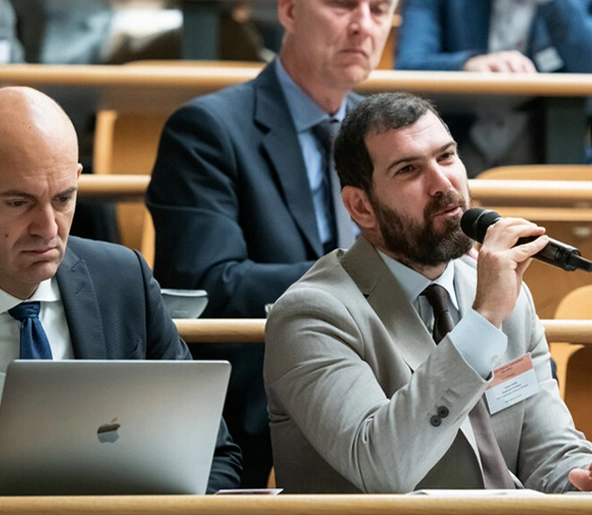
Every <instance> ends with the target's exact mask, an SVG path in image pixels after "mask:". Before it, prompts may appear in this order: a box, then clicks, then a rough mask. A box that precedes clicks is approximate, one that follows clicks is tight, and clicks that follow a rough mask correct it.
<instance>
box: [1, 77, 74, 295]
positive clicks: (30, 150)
mask: <svg viewBox="0 0 592 515" xmlns="http://www.w3.org/2000/svg"><path fill="white" fill-rule="evenodd" d="M81 169H82V166H81V165H80V164H79V163H78V141H77V138H76V131H75V130H74V126H73V125H72V122H71V121H70V119H69V118H68V116H67V115H66V113H65V112H64V111H63V109H62V108H61V107H60V106H59V105H58V104H57V103H56V102H54V101H53V100H52V99H51V98H49V97H48V96H47V95H45V94H43V93H41V92H39V91H36V90H34V89H31V88H22V87H10V88H1V89H0V288H1V289H2V290H4V291H5V292H7V293H9V294H11V295H13V296H15V297H17V298H20V299H27V298H29V297H30V296H31V295H32V294H33V293H34V292H35V290H36V289H37V287H38V285H39V284H40V283H41V282H42V281H45V280H48V279H50V278H52V277H53V276H54V275H55V273H56V272H57V269H58V267H59V265H60V263H61V261H62V258H63V256H64V252H65V250H66V242H67V239H68V234H69V232H70V226H71V224H72V217H73V216H74V208H75V205H76V192H77V189H78V177H79V174H80V171H81Z"/></svg>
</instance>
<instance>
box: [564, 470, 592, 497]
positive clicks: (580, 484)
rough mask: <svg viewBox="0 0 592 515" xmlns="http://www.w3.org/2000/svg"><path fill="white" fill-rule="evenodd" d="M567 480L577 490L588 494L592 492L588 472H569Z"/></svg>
mask: <svg viewBox="0 0 592 515" xmlns="http://www.w3.org/2000/svg"><path fill="white" fill-rule="evenodd" d="M568 477H569V480H570V482H571V484H572V485H574V486H575V487H576V488H577V489H578V490H581V491H583V492H589V491H591V490H592V477H590V470H584V469H573V470H570V471H569V475H568Z"/></svg>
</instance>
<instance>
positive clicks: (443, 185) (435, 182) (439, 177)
mask: <svg viewBox="0 0 592 515" xmlns="http://www.w3.org/2000/svg"><path fill="white" fill-rule="evenodd" d="M428 176H429V181H430V183H429V193H430V196H432V197H436V196H438V195H442V194H444V193H446V192H448V191H450V190H451V189H453V185H452V181H451V180H450V176H449V174H448V172H447V170H446V169H444V168H443V167H441V166H440V165H439V164H438V163H433V164H432V165H431V166H430V167H429V172H428Z"/></svg>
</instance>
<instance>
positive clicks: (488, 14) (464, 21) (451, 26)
mask: <svg viewBox="0 0 592 515" xmlns="http://www.w3.org/2000/svg"><path fill="white" fill-rule="evenodd" d="M402 16H403V24H402V25H401V28H400V31H399V40H398V47H397V51H398V53H397V58H396V59H395V66H396V68H397V69H401V70H438V71H474V72H487V73H491V72H493V73H500V72H501V73H537V72H540V73H551V72H553V73H554V72H560V73H591V72H592V52H590V49H591V48H592V1H591V0H480V1H478V2H476V1H475V0H405V2H404V4H403V12H402ZM507 102H508V105H507V106H504V105H502V104H500V103H499V102H496V103H495V104H494V105H493V106H491V107H490V108H489V109H490V110H488V106H485V108H484V110H483V112H480V113H478V114H479V119H478V121H477V124H473V123H472V122H473V118H472V117H471V116H469V115H467V114H465V115H461V114H460V113H455V116H448V117H446V122H447V123H448V125H449V126H450V129H451V131H452V133H453V135H454V136H455V139H456V140H457V141H458V142H459V144H460V152H461V155H462V156H463V161H464V163H465V165H466V166H467V171H468V172H469V175H471V176H474V175H476V174H477V173H479V172H481V171H483V170H484V169H486V168H491V167H493V166H500V165H507V164H524V163H529V162H533V161H540V160H541V158H542V156H541V155H540V148H541V144H540V142H541V139H542V135H541V134H540V131H539V130H537V129H539V128H540V127H541V126H542V124H541V123H539V120H537V119H536V116H537V113H536V109H533V107H532V106H530V105H511V104H510V102H512V100H511V99H509V100H507ZM582 158H583V156H582Z"/></svg>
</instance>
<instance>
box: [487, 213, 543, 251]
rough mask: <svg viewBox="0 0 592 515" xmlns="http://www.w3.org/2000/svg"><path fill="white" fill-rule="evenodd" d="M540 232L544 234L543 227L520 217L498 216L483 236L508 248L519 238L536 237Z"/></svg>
mask: <svg viewBox="0 0 592 515" xmlns="http://www.w3.org/2000/svg"><path fill="white" fill-rule="evenodd" d="M542 234H545V228H544V227H541V226H539V225H537V224H535V223H532V222H529V221H527V220H524V219H522V218H500V219H499V220H498V221H497V222H496V223H495V224H492V225H490V226H489V228H488V229H487V232H486V234H485V238H486V239H487V240H488V241H489V242H491V243H494V242H495V243H498V244H500V245H503V246H506V247H507V248H510V247H512V246H514V245H515V244H516V243H517V242H518V240H519V239H520V238H526V237H529V236H535V237H536V236H541V235H542ZM484 243H485V239H484Z"/></svg>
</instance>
